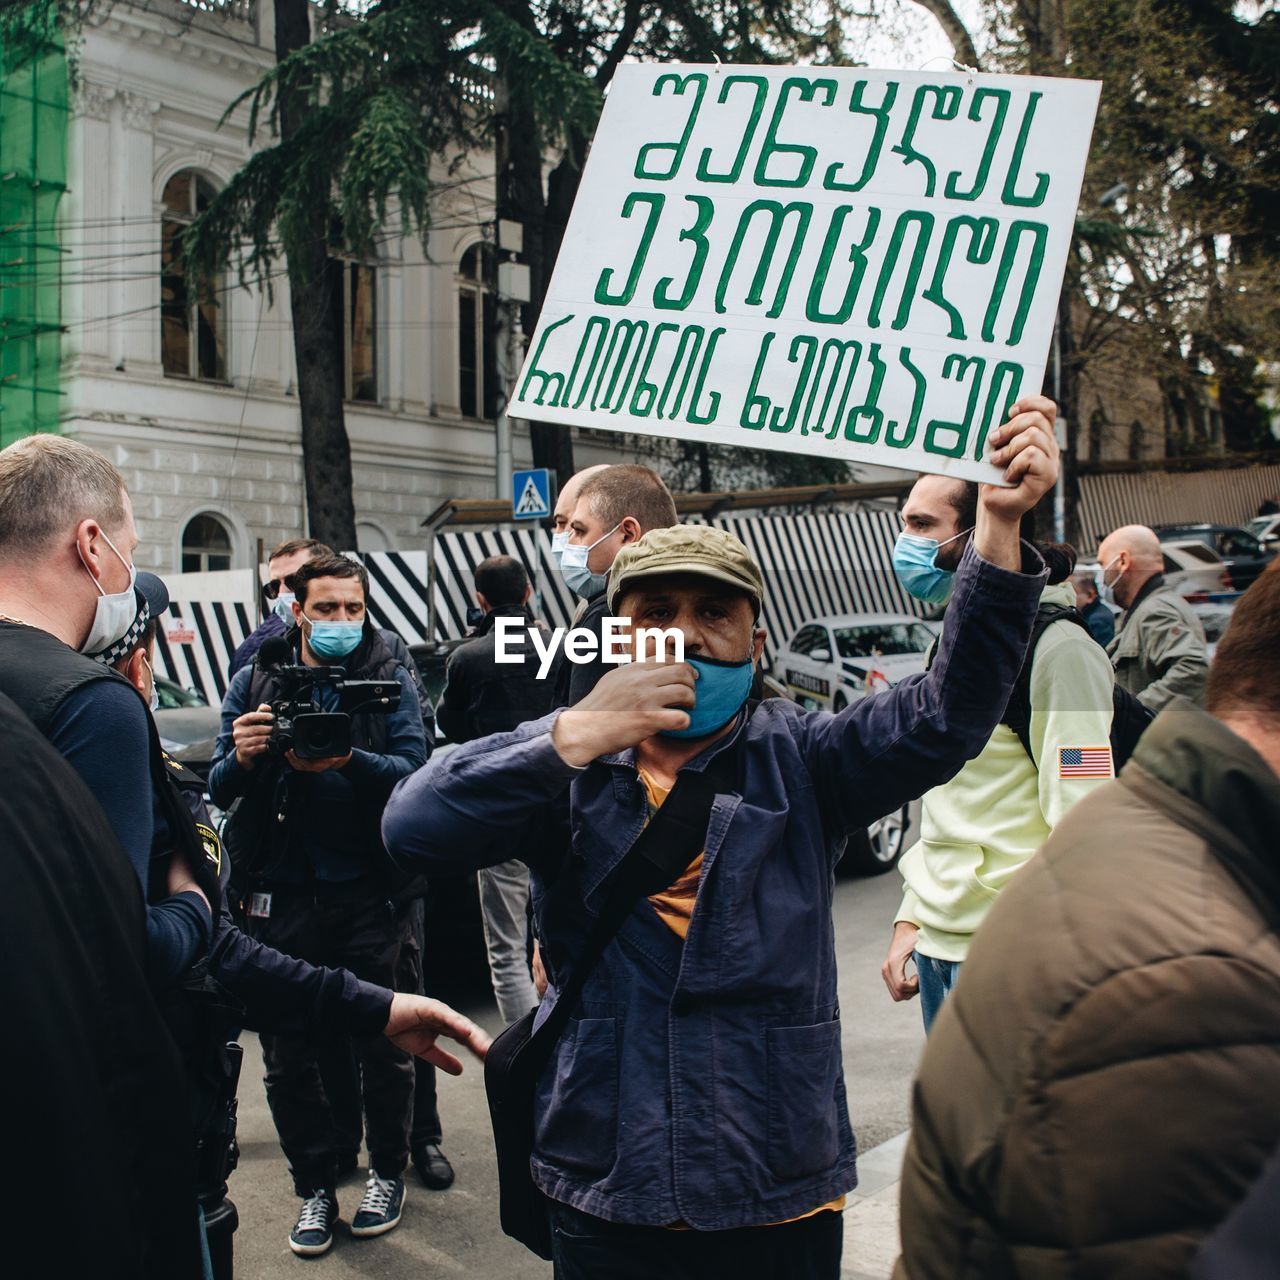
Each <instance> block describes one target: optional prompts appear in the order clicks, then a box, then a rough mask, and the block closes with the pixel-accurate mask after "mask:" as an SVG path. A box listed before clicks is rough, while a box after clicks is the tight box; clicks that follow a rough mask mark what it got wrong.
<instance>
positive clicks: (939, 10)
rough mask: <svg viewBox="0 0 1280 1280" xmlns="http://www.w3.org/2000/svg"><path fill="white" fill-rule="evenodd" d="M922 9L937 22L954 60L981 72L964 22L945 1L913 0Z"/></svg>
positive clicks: (976, 53) (971, 39) (976, 54)
mask: <svg viewBox="0 0 1280 1280" xmlns="http://www.w3.org/2000/svg"><path fill="white" fill-rule="evenodd" d="M915 2H916V4H918V5H919V6H920V7H921V8H922V9H927V10H928V11H929V12H930V13H931V14H933V16H934V17H935V18H936V19H937V21H938V26H940V27H941V28H942V33H943V35H945V36H946V37H947V39H948V40H950V41H951V48H952V50H953V51H954V57H955V60H956V61H957V62H958V63H960V64H961V65H962V66H965V67H973V68H974V69H975V70H978V71H981V70H982V64H981V63H980V62H979V61H978V51H977V49H976V48H975V47H974V43H973V37H972V36H971V35H970V34H969V29H968V27H966V26H965V25H964V21H963V20H962V19H961V17H960V15H959V14H958V13H957V12H956V11H955V9H954V8H953V7H952V6H951V5H950V4H948V3H947V0H915Z"/></svg>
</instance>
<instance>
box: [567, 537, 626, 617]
mask: <svg viewBox="0 0 1280 1280" xmlns="http://www.w3.org/2000/svg"><path fill="white" fill-rule="evenodd" d="M621 528H622V522H621V521H619V522H618V523H617V524H615V525H614V526H613V528H612V529H610V530H609V532H608V533H606V534H605V535H604V537H603V538H597V539H596V540H595V541H594V542H593V543H592V544H591V545H590V546H589V547H588V546H582V545H579V544H577V543H573V542H568V541H566V542H565V546H564V550H563V551H562V552H561V553H560V575H561V577H563V578H564V580H565V583H566V584H567V585H568V588H569V590H570V591H572V592H573V594H574V595H576V596H581V597H582V598H583V599H584V600H589V599H591V598H592V597H593V596H598V595H599V594H600V593H601V592H602V591H603V590H604V589H605V585H606V584H607V583H608V581H609V575H608V574H607V573H592V572H591V570H590V569H588V568H587V560H588V559H589V558H590V555H591V553H592V552H593V551H594V550H595V549H596V548H597V547H598V546H599V545H600V544H601V543H602V542H607V541H608V540H609V539H610V538H612V537H613V535H614V534H615V533H617V532H618V530H619V529H621Z"/></svg>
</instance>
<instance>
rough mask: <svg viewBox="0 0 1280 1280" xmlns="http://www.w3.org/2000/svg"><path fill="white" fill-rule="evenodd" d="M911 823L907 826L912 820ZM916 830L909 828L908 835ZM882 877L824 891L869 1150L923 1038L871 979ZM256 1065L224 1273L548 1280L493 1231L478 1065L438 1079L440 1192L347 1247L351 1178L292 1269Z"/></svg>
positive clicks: (284, 1175) (851, 1085)
mask: <svg viewBox="0 0 1280 1280" xmlns="http://www.w3.org/2000/svg"><path fill="white" fill-rule="evenodd" d="M913 817H914V815H913ZM915 831H916V828H915V826H914V825H913V828H912V836H913V837H914V834H915ZM900 884H901V882H900V881H899V879H898V877H897V876H896V875H894V874H890V875H887V876H881V877H879V878H877V879H872V880H854V879H843V880H841V881H840V882H839V884H838V885H837V892H836V941H837V948H838V955H839V964H840V1004H841V1011H842V1017H843V1022H844V1063H845V1078H846V1081H847V1084H848V1090H849V1109H850V1113H851V1115H852V1119H853V1125H854V1130H855V1132H856V1134H857V1137H858V1146H859V1148H860V1149H861V1150H863V1151H869V1150H871V1149H872V1148H873V1147H876V1146H879V1145H880V1143H882V1142H885V1141H886V1140H887V1139H889V1138H892V1137H894V1136H895V1135H897V1134H899V1133H901V1132H902V1131H903V1130H904V1129H905V1128H906V1127H907V1123H908V1106H909V1094H910V1085H911V1077H912V1073H913V1072H914V1070H915V1066H916V1062H917V1060H918V1058H919V1055H920V1051H921V1047H922V1045H923V1043H924V1035H923V1032H922V1030H921V1026H920V1013H919V1009H918V1008H917V1007H916V1005H915V1004H914V1003H913V1004H911V1005H895V1004H894V1003H893V1002H892V1001H891V1000H890V999H889V997H888V994H887V993H886V991H885V989H884V984H883V983H882V982H881V980H880V962H881V960H882V959H883V958H884V950H885V948H886V946H887V945H888V940H889V933H890V926H891V923H892V919H893V912H894V909H895V908H896V907H897V905H898V895H899V892H900ZM465 1012H466V1013H468V1014H469V1015H470V1016H471V1017H473V1018H475V1019H476V1020H477V1021H478V1022H480V1023H481V1024H482V1025H484V1026H485V1027H486V1028H487V1029H488V1030H490V1031H496V1030H498V1029H499V1024H498V1016H497V1010H496V1009H495V1007H494V1005H493V1002H492V1000H491V999H489V998H487V993H483V992H481V993H477V994H476V995H475V996H474V997H473V999H472V1001H471V1002H470V1003H469V1004H467V1005H466V1006H465ZM261 1081H262V1060H261V1056H260V1054H259V1051H258V1043H257V1040H256V1038H255V1037H253V1036H251V1035H246V1037H245V1063H244V1071H243V1075H242V1078H241V1085H240V1145H241V1160H240V1168H239V1169H238V1170H237V1172H236V1173H235V1175H234V1176H233V1177H232V1180H231V1195H232V1199H234V1200H235V1202H236V1204H237V1206H238V1207H239V1210H240V1230H239V1232H238V1233H237V1236H236V1270H237V1274H238V1275H239V1276H241V1277H244V1278H245V1280H280V1278H284V1277H290V1278H291V1280H298V1277H299V1276H300V1275H301V1274H302V1273H303V1272H304V1271H305V1272H307V1273H309V1274H311V1273H314V1274H315V1275H317V1276H322V1277H327V1278H328V1280H338V1278H340V1277H371V1276H377V1277H380V1278H381V1280H425V1278H427V1277H435V1276H442V1277H444V1276H462V1275H466V1276H467V1277H468V1280H526V1278H528V1280H548V1277H549V1276H550V1272H551V1268H550V1267H549V1266H547V1265H544V1264H542V1263H540V1262H539V1261H538V1260H537V1259H536V1258H534V1257H533V1255H531V1254H529V1253H528V1252H526V1251H525V1250H524V1249H523V1248H521V1247H520V1246H519V1245H516V1244H514V1243H513V1242H512V1241H510V1240H508V1239H507V1238H506V1237H505V1236H503V1235H502V1233H501V1232H500V1231H499V1229H498V1226H497V1209H496V1203H497V1201H496V1197H497V1177H496V1173H495V1170H494V1165H493V1158H492V1146H491V1139H490V1135H489V1119H488V1112H487V1110H486V1107H485V1101H484V1086H483V1081H482V1079H481V1072H480V1070H479V1066H478V1064H471V1065H469V1066H468V1070H467V1072H466V1074H465V1075H464V1076H462V1077H461V1078H460V1079H451V1078H448V1077H445V1076H441V1083H440V1112H441V1116H442V1119H443V1122H444V1133H445V1138H444V1144H443V1145H444V1150H445V1152H446V1153H447V1154H448V1156H449V1158H450V1160H451V1161H452V1162H453V1165H454V1168H455V1170H456V1171H457V1175H458V1176H457V1181H456V1182H455V1184H454V1186H453V1187H452V1188H451V1189H450V1190H448V1191H444V1192H432V1191H427V1190H425V1189H424V1188H423V1187H422V1186H421V1184H420V1183H418V1181H417V1179H416V1176H415V1175H414V1174H413V1173H412V1171H410V1175H409V1177H410V1183H409V1194H408V1201H407V1205H406V1208H405V1215H404V1220H403V1221H402V1222H401V1224H400V1226H399V1227H398V1228H397V1229H396V1230H395V1231H393V1232H391V1233H389V1234H388V1235H386V1236H383V1237H379V1238H376V1239H373V1240H355V1239H353V1238H352V1237H351V1236H350V1235H349V1234H347V1232H346V1230H345V1223H346V1222H349V1221H350V1217H351V1214H352V1213H354V1212H355V1208H356V1206H357V1204H358V1203H359V1200H360V1196H361V1193H362V1191H363V1175H360V1174H357V1175H355V1176H353V1177H352V1178H350V1179H348V1180H347V1182H346V1183H344V1184H343V1185H342V1187H341V1188H340V1189H339V1193H338V1200H339V1206H340V1211H341V1218H342V1224H343V1225H340V1226H339V1228H338V1232H337V1235H336V1237H335V1240H334V1247H333V1249H332V1250H331V1251H330V1252H329V1253H328V1254H327V1255H325V1256H324V1257H323V1258H319V1259H314V1260H305V1261H304V1260H302V1259H299V1258H296V1257H294V1255H293V1254H292V1253H291V1252H290V1251H289V1246H288V1240H287V1238H288V1234H289V1229H290V1227H291V1226H292V1225H293V1220H294V1217H295V1215H296V1213H297V1207H298V1201H297V1200H296V1199H295V1198H294V1196H293V1191H292V1186H291V1184H290V1181H289V1175H288V1171H287V1169H286V1167H285V1163H284V1158H283V1156H282V1155H281V1153H280V1147H279V1144H278V1142H277V1141H276V1134H275V1129H274V1127H273V1126H272V1123H271V1116H270V1114H269V1112H268V1111H267V1106H266V1099H265V1096H264V1093H263V1088H262V1083H261Z"/></svg>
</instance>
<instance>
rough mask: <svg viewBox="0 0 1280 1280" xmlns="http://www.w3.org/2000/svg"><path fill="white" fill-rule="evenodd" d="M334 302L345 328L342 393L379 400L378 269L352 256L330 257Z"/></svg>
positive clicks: (351, 397)
mask: <svg viewBox="0 0 1280 1280" xmlns="http://www.w3.org/2000/svg"><path fill="white" fill-rule="evenodd" d="M329 270H330V271H331V272H332V273H333V277H332V278H333V287H332V288H331V289H330V291H329V298H330V303H331V305H332V306H333V307H334V308H335V309H337V311H338V317H337V322H338V327H339V328H340V329H341V330H342V368H343V379H344V382H343V395H344V396H345V397H346V398H347V399H348V400H359V401H361V402H363V403H365V404H377V403H378V269H377V267H375V266H372V265H370V264H369V263H367V262H357V261H355V260H354V259H352V258H330V259H329Z"/></svg>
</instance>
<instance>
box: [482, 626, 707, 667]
mask: <svg viewBox="0 0 1280 1280" xmlns="http://www.w3.org/2000/svg"><path fill="white" fill-rule="evenodd" d="M493 634H494V654H493V660H494V661H495V662H502V663H508V664H518V663H523V662H524V661H525V659H526V658H527V657H528V650H527V649H526V648H525V647H524V645H523V641H522V637H523V636H526V635H527V636H528V637H529V643H530V644H531V645H532V646H533V649H534V652H535V653H536V654H537V655H538V679H539V680H545V679H546V676H547V672H549V671H550V670H551V664H552V663H553V662H554V661H555V657H556V652H557V650H559V649H563V650H564V656H565V657H566V658H567V659H568V660H569V661H570V662H576V663H578V664H579V665H584V664H586V663H588V662H596V661H600V662H610V663H613V664H615V665H617V666H621V665H622V664H623V663H626V662H630V661H631V655H632V651H633V648H634V650H635V651H636V652H639V653H642V654H645V653H650V652H652V653H654V654H659V653H664V652H666V651H667V643H668V641H670V644H671V652H672V654H673V660H674V661H676V662H683V661H684V632H683V631H680V630H679V629H677V628H676V627H671V628H663V627H637V628H636V630H635V631H634V632H633V631H632V630H631V619H630V618H602V619H601V627H600V635H599V636H597V635H596V633H595V632H594V631H591V630H589V629H588V628H587V627H557V628H556V629H555V630H554V631H551V632H547V631H544V630H543V629H542V628H541V627H531V626H528V625H527V624H526V623H525V622H524V621H523V620H522V619H520V618H507V617H504V618H498V619H497V620H496V621H495V622H494V624H493ZM651 643H652V645H653V648H652V650H651V649H650V648H649V646H650V644H651Z"/></svg>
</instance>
